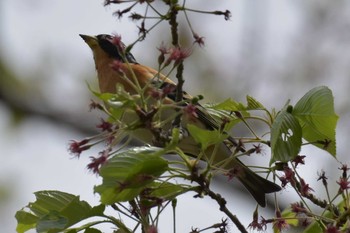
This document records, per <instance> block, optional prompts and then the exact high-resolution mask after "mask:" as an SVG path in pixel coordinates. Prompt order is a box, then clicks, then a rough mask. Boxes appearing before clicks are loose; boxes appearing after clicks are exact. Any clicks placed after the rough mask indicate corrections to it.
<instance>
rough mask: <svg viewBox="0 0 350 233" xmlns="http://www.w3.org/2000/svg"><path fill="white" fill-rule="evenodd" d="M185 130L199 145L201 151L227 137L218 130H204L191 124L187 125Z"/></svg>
mask: <svg viewBox="0 0 350 233" xmlns="http://www.w3.org/2000/svg"><path fill="white" fill-rule="evenodd" d="M187 129H188V131H189V132H190V134H191V136H192V137H193V139H194V140H195V141H196V142H197V143H198V144H200V146H201V149H202V150H203V151H204V150H205V149H207V148H208V147H209V146H211V145H214V144H216V143H219V142H222V141H223V140H225V139H226V138H227V137H228V135H227V134H223V133H222V132H220V131H219V130H206V129H202V128H199V127H197V126H195V125H192V124H188V125H187Z"/></svg>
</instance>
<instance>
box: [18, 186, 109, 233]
mask: <svg viewBox="0 0 350 233" xmlns="http://www.w3.org/2000/svg"><path fill="white" fill-rule="evenodd" d="M35 197H36V201H35V202H33V203H29V205H28V206H27V208H28V209H29V210H28V211H24V210H20V211H18V212H17V213H16V219H17V222H18V224H17V232H20V233H21V232H25V231H27V230H29V229H33V228H36V229H37V231H38V232H59V231H62V230H64V229H67V228H68V227H70V226H72V225H74V224H76V223H78V222H79V221H81V220H84V219H86V218H88V217H90V216H100V215H101V213H103V211H104V206H101V205H100V206H97V207H94V208H92V207H91V206H90V205H89V204H88V203H87V202H85V201H80V200H79V196H75V195H72V194H69V193H64V192H60V191H40V192H36V193H35Z"/></svg>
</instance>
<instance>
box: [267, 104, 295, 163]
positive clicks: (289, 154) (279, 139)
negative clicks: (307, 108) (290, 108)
mask: <svg viewBox="0 0 350 233" xmlns="http://www.w3.org/2000/svg"><path fill="white" fill-rule="evenodd" d="M301 136H302V131H301V127H300V125H299V122H298V120H297V119H296V118H295V117H294V116H293V115H292V114H290V113H289V112H287V108H284V109H283V110H282V111H281V112H280V113H279V114H278V115H277V117H276V119H275V121H274V122H273V124H272V128H271V151H272V158H271V161H270V163H273V162H276V161H281V162H288V161H290V160H292V159H294V158H295V156H297V155H298V153H299V151H300V147H301V142H302V140H301Z"/></svg>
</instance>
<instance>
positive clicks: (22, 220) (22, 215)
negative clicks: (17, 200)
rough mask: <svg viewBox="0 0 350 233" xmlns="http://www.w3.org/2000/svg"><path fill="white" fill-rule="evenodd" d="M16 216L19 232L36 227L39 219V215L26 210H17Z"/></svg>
mask: <svg viewBox="0 0 350 233" xmlns="http://www.w3.org/2000/svg"><path fill="white" fill-rule="evenodd" d="M15 217H16V220H17V227H16V231H17V232H18V233H23V232H26V231H28V230H30V229H34V228H35V226H36V223H37V221H38V219H39V218H38V217H37V216H35V215H33V214H31V213H28V212H26V211H24V210H19V211H17V212H16V215H15Z"/></svg>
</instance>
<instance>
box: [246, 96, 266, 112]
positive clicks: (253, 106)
mask: <svg viewBox="0 0 350 233" xmlns="http://www.w3.org/2000/svg"><path fill="white" fill-rule="evenodd" d="M261 109H265V107H264V105H262V104H261V103H260V102H259V101H257V100H256V99H254V98H253V97H251V96H249V95H247V110H261Z"/></svg>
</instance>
